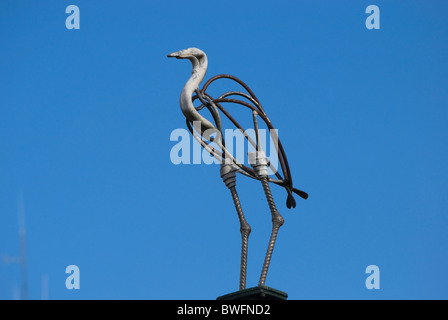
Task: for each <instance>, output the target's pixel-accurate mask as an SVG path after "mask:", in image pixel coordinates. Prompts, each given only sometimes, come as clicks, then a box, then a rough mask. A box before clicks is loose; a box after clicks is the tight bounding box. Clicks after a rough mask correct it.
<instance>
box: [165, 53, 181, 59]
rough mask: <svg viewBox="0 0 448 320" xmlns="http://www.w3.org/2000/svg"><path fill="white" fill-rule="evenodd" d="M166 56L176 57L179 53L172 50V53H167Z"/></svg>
mask: <svg viewBox="0 0 448 320" xmlns="http://www.w3.org/2000/svg"><path fill="white" fill-rule="evenodd" d="M166 56H167V57H168V58H176V57H178V56H179V53H178V52H173V53H170V54H167V55H166Z"/></svg>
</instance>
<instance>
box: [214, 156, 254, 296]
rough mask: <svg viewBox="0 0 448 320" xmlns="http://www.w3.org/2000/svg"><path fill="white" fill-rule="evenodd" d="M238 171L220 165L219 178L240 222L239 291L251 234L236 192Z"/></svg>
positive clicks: (242, 281)
mask: <svg viewBox="0 0 448 320" xmlns="http://www.w3.org/2000/svg"><path fill="white" fill-rule="evenodd" d="M237 170H238V169H236V168H235V167H233V166H232V165H231V164H222V165H221V178H222V179H223V181H224V183H225V184H226V186H227V187H228V188H229V190H230V193H231V194H232V198H233V202H234V204H235V209H236V212H237V213H238V219H239V220H240V232H241V265H240V290H244V289H246V274H247V250H248V244H249V234H250V232H251V228H250V225H249V224H248V223H247V221H246V218H245V217H244V214H243V209H242V208H241V203H240V199H239V197H238V193H237V192H236V174H235V172H236V171H237Z"/></svg>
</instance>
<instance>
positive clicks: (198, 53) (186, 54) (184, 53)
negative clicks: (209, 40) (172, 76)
mask: <svg viewBox="0 0 448 320" xmlns="http://www.w3.org/2000/svg"><path fill="white" fill-rule="evenodd" d="M203 56H205V53H204V51H202V50H199V49H197V48H188V49H184V50H180V51H177V52H173V53H170V54H169V55H167V57H168V58H176V59H190V58H191V57H196V58H197V59H198V60H199V59H200V58H202V57H203Z"/></svg>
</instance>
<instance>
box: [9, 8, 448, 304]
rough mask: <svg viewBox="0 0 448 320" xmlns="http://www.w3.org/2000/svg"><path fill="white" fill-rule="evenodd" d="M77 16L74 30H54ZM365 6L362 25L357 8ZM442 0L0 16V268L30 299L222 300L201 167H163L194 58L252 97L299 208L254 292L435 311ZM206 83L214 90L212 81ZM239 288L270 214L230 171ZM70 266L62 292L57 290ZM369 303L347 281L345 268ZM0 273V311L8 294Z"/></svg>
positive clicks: (441, 159)
mask: <svg viewBox="0 0 448 320" xmlns="http://www.w3.org/2000/svg"><path fill="white" fill-rule="evenodd" d="M71 4H75V5H78V6H79V8H80V11H81V29H80V30H70V31H69V30H67V29H66V27H65V19H66V17H67V16H68V15H67V14H65V8H66V7H67V6H68V5H71ZM370 4H375V5H377V6H379V8H380V10H381V29H380V30H367V29H366V27H365V19H366V18H367V14H365V9H366V7H367V6H368V5H370ZM447 9H448V5H447V2H446V1H441V0H439V1H436V0H434V1H423V0H420V1H414V0H412V1H411V0H409V1H398V0H387V1H383V0H371V1H363V0H360V1H343V0H340V1H330V0H328V1H311V0H309V1H256V2H255V1H225V2H217V1H196V2H188V1H165V2H163V1H157V2H156V1H146V2H142V1H136V0H133V1H120V2H118V1H116V2H111V1H85V0H73V1H60V0H58V1H39V2H38V3H37V2H33V1H23V0H20V1H19V0H2V1H1V2H0V39H1V43H2V44H1V46H0V150H1V154H0V255H4V254H9V255H16V254H18V252H19V245H18V236H17V229H18V222H17V210H18V209H17V208H18V200H17V198H18V195H19V194H23V202H24V207H25V211H26V227H27V232H28V234H27V236H28V238H27V240H28V268H29V270H28V276H29V287H30V298H33V299H40V297H41V283H42V277H43V276H45V275H46V276H48V279H49V297H50V299H215V298H216V297H217V296H219V295H222V294H225V293H229V292H232V291H235V290H237V289H238V277H239V258H240V252H239V250H240V234H239V224H238V219H237V216H236V213H235V211H234V207H233V202H232V200H231V197H230V194H229V192H228V190H227V189H226V188H225V186H224V184H223V183H222V181H221V180H220V177H219V170H218V167H217V166H207V165H180V166H175V165H173V164H172V163H171V162H170V157H169V155H170V149H171V148H172V146H173V145H174V144H175V143H174V142H171V141H170V139H169V137H170V133H171V131H172V130H174V129H176V128H183V127H184V124H185V122H184V118H183V115H182V113H181V112H180V109H179V105H178V96H179V94H180V91H181V88H182V86H183V84H184V82H185V80H186V79H187V78H188V76H189V74H190V71H191V70H190V68H191V67H190V65H189V63H187V62H185V61H177V60H170V59H167V58H166V54H167V53H170V52H172V51H176V50H180V49H184V48H187V47H192V46H195V47H198V48H201V49H202V50H204V51H206V52H207V54H208V57H209V70H208V74H207V78H209V77H211V76H213V75H215V74H219V73H229V74H234V75H236V76H238V77H240V78H241V79H243V80H244V81H245V82H246V83H248V84H249V85H250V86H251V87H252V89H253V90H254V92H255V93H256V94H257V95H258V97H259V99H260V100H261V102H262V103H263V106H264V108H265V109H266V111H267V113H268V114H269V116H270V118H271V120H272V122H273V123H274V125H276V126H277V127H278V128H279V132H280V138H281V140H282V143H283V144H284V147H285V149H286V152H287V154H288V159H289V162H290V165H291V170H292V173H293V176H294V181H295V185H296V186H297V187H300V188H303V189H304V190H306V191H307V192H308V193H309V194H310V198H309V199H308V200H307V201H304V200H301V199H299V198H297V208H296V209H294V210H288V209H286V207H285V205H284V203H285V192H284V190H283V189H281V188H279V187H273V193H274V196H275V198H276V200H277V205H278V208H279V210H280V212H281V213H282V214H283V216H284V218H285V220H286V223H285V225H284V227H282V229H281V230H280V233H279V239H278V243H277V247H276V250H275V251H274V257H273V260H272V264H271V270H270V273H269V275H268V279H267V285H269V286H272V287H274V288H278V289H281V290H284V291H286V292H288V294H289V296H290V299H320V298H322V299H333V298H337V299H401V298H403V299H414V298H423V299H426V298H436V299H437V298H439V299H440V298H445V299H447V298H448V293H447V288H448V280H447V277H446V270H447V267H448V257H447V252H448V234H447V230H448V216H447V213H448V210H447V209H448V195H447V194H448V167H447V163H448V150H447V145H448V144H447V142H448V103H447V101H448V90H447V85H448V79H447V74H448V61H447V56H448V42H447V36H448V25H447V23H446V12H447ZM223 88H224V86H223ZM238 181H239V189H238V190H239V193H240V196H241V201H242V204H243V208H244V210H245V213H246V216H247V219H248V221H249V223H250V224H251V226H252V234H251V237H250V244H249V245H250V247H249V266H248V286H255V285H256V284H257V282H258V277H259V274H260V271H261V265H262V262H263V258H264V253H265V250H266V245H267V241H268V237H269V231H270V220H271V218H270V214H269V211H268V207H267V205H266V202H265V199H264V197H263V193H262V189H261V186H260V184H259V183H257V182H256V181H253V180H248V179H246V178H244V177H239V179H238ZM72 264H75V265H78V266H79V267H80V270H81V290H78V291H68V290H67V289H66V288H65V279H66V276H67V275H66V274H65V268H66V267H67V266H68V265H72ZM372 264H374V265H377V266H378V267H379V268H380V270H381V289H380V290H377V291H375V290H373V291H369V290H367V289H366V287H365V279H366V277H367V275H366V274H365V268H366V267H367V266H368V265H372ZM18 270H19V269H18V267H17V266H15V265H3V264H1V265H0V298H1V299H10V298H12V297H13V295H14V293H13V292H14V288H15V287H19V286H20V273H19V271H18Z"/></svg>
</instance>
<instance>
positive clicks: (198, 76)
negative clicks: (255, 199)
mask: <svg viewBox="0 0 448 320" xmlns="http://www.w3.org/2000/svg"><path fill="white" fill-rule="evenodd" d="M168 57H175V58H177V59H189V60H190V61H191V62H192V64H193V73H192V75H191V77H190V79H189V80H188V81H187V83H186V84H185V86H184V88H183V90H182V93H181V96H180V106H181V109H182V112H183V114H184V115H185V117H186V119H187V126H188V128H189V129H190V131H191V133H192V134H193V136H194V137H195V138H196V139H197V140H198V141H199V142H200V143H201V145H202V146H203V147H204V148H205V149H206V150H207V151H209V152H210V153H211V154H212V155H213V156H215V157H216V158H218V159H219V160H222V164H221V170H220V173H221V177H222V179H223V181H224V183H225V184H226V186H227V187H228V188H229V189H230V192H231V194H232V198H233V201H234V203H235V208H236V211H237V213H238V217H239V220H240V231H241V237H242V248H241V273H240V290H242V289H244V288H245V287H246V269H247V248H248V238H249V234H250V232H251V228H250V226H249V224H248V223H247V221H246V219H245V217H244V214H243V210H242V208H241V204H240V201H239V198H238V194H237V192H236V173H237V172H238V173H241V174H243V175H246V176H249V177H251V178H254V179H257V180H260V181H261V183H262V186H263V189H264V192H265V195H266V198H267V201H268V205H269V209H270V211H271V215H272V224H273V226H272V233H271V238H270V241H269V245H268V250H267V253H266V258H265V261H264V264H263V269H262V272H261V277H260V281H259V286H263V285H264V284H265V281H266V276H267V273H268V268H269V264H270V261H271V257H272V252H273V250H274V245H275V241H276V238H277V233H278V231H279V229H280V227H281V226H282V225H283V223H284V220H283V217H282V216H281V215H280V213H279V212H278V211H277V208H276V206H275V203H274V200H273V198H272V194H271V190H270V186H269V182H272V183H275V184H278V185H280V186H282V187H284V188H285V189H286V191H287V192H288V200H287V206H288V208H291V207H295V206H296V203H295V200H294V197H293V196H292V193H293V192H294V193H296V194H298V195H299V196H301V197H302V198H304V199H306V198H307V197H308V195H307V194H306V193H305V192H303V191H300V190H297V189H295V188H293V186H292V180H291V174H290V171H289V166H288V162H287V159H286V156H285V153H284V150H283V147H282V145H281V143H280V141H279V140H278V137H273V138H274V140H276V141H277V145H276V147H277V152H278V155H279V160H280V164H281V168H282V172H283V174H284V177H282V176H281V175H280V174H279V173H278V172H275V175H276V177H277V179H272V178H270V177H269V176H268V170H267V168H268V167H270V166H271V164H270V163H269V161H268V159H267V158H266V156H265V154H264V152H263V150H262V149H261V146H260V144H259V141H258V122H257V117H260V118H262V120H263V121H264V122H265V123H266V125H267V126H268V128H269V129H274V127H273V126H272V123H271V122H270V121H269V118H268V117H267V115H266V113H265V112H264V110H263V108H262V107H261V104H260V103H259V101H258V99H257V98H256V97H255V95H254V94H253V93H252V91H251V90H250V89H249V88H248V87H247V86H246V85H245V84H244V83H243V82H242V81H241V80H239V79H237V78H235V77H233V76H229V75H219V76H215V77H213V78H212V79H210V80H209V81H208V82H207V83H206V84H205V85H204V87H203V88H202V89H201V90H199V85H200V83H201V82H202V80H203V79H204V76H205V73H206V71H207V66H208V61H207V56H206V55H205V53H204V52H203V51H201V50H199V49H196V48H190V49H186V50H181V51H179V52H175V53H171V54H169V55H168ZM221 78H228V79H232V80H234V81H236V82H238V83H239V84H240V85H242V86H243V87H244V88H245V89H246V91H247V92H248V94H246V93H243V92H237V91H232V92H227V93H225V94H223V95H221V96H220V97H219V98H218V99H213V98H212V97H211V96H210V95H208V94H207V93H206V92H205V91H206V89H207V88H208V86H209V85H210V84H211V83H212V82H213V81H215V80H217V79H221ZM194 94H196V95H194ZM235 95H237V96H242V97H244V98H246V99H247V100H248V101H250V102H251V103H249V102H246V101H242V100H237V99H230V98H228V97H229V96H235ZM196 99H199V100H200V101H201V103H202V105H201V106H199V107H197V108H196V107H194V105H193V101H194V100H196ZM221 103H236V104H239V105H242V106H245V107H247V108H250V109H251V110H252V114H253V121H254V127H255V128H254V129H255V132H256V135H257V139H256V142H254V141H253V140H252V139H251V138H250V137H249V136H248V135H247V134H246V133H245V131H244V130H243V129H242V128H241V126H240V125H239V124H238V122H237V121H236V120H235V119H234V118H233V117H232V116H231V115H230V114H229V113H228V112H227V111H226V110H225V109H224V108H223V107H222V106H221ZM204 107H206V108H208V109H209V111H210V112H211V114H212V116H213V119H214V121H215V125H213V124H212V123H211V122H210V121H209V120H207V119H206V118H204V117H203V116H202V115H201V114H199V112H198V111H200V110H201V109H202V108H204ZM219 111H221V112H222V113H223V114H224V115H225V116H226V117H228V118H229V119H230V120H231V122H232V123H233V124H234V125H235V126H236V127H237V128H238V129H239V130H240V131H241V132H242V133H243V135H244V136H245V138H246V139H247V140H248V141H249V142H250V143H251V144H252V145H253V146H254V147H255V150H256V151H255V152H249V162H250V164H251V166H252V168H253V169H250V168H248V167H247V166H245V165H244V164H241V163H239V162H238V161H237V160H236V159H235V158H234V157H233V155H232V154H231V153H230V152H229V151H228V150H227V149H226V147H225V141H224V140H223V135H222V128H221V118H220V114H219ZM213 133H217V135H216V136H213V137H212V136H211V135H212V134H213ZM271 134H272V132H271ZM204 139H205V141H204ZM207 141H213V143H215V144H216V145H217V146H218V147H219V148H220V149H221V150H222V152H220V151H218V150H216V149H214V148H213V147H211V146H210V145H209V144H208V143H207Z"/></svg>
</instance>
